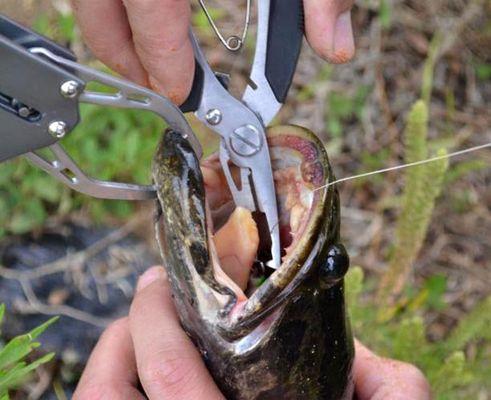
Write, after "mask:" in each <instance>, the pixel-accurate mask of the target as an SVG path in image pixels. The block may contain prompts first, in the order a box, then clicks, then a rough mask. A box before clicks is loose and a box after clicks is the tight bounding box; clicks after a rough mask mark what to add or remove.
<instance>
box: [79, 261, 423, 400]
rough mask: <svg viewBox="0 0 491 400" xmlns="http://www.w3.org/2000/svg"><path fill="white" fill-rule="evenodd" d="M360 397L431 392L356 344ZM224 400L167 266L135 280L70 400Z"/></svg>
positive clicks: (406, 370)
mask: <svg viewBox="0 0 491 400" xmlns="http://www.w3.org/2000/svg"><path fill="white" fill-rule="evenodd" d="M354 379H355V388H356V396H357V399H359V400H382V399H398V400H405V399H408V400H409V399H411V400H415V399H417V400H427V399H430V390H429V386H428V383H427V381H426V379H425V377H424V376H423V374H422V373H421V372H420V371H419V370H418V369H417V368H416V367H414V366H413V365H410V364H406V363H403V362H399V361H395V360H389V359H385V358H382V357H379V356H377V355H375V354H374V353H372V352H371V351H370V350H368V349H367V348H366V347H364V346H363V345H362V344H360V343H359V342H357V343H356V357H355V365H354ZM139 382H140V383H141V385H142V387H143V390H144V391H145V393H146V395H147V396H148V398H149V399H150V400H154V399H162V398H164V399H172V400H177V399H200V400H218V399H224V396H223V395H222V394H221V393H220V391H219V389H218V387H217V386H216V385H215V383H214V382H213V379H212V378H211V376H210V374H209V372H208V371H207V369H206V367H205V365H204V363H203V361H202V359H201V356H200V354H199V352H198V351H197V350H196V348H195V347H194V346H193V344H192V342H191V340H190V339H189V338H188V336H187V335H186V334H185V332H184V331H183V330H182V328H181V327H180V323H179V318H178V317H177V314H176V312H175V309H174V305H173V303H172V299H171V294H170V287H169V283H168V281H167V277H166V273H165V270H164V269H163V268H161V267H154V268H151V269H149V270H148V271H147V272H146V273H145V274H144V275H143V276H142V277H141V278H140V281H139V283H138V287H137V293H136V295H135V298H134V300H133V304H132V306H131V310H130V315H129V317H128V318H124V319H121V320H118V321H117V322H115V323H113V324H112V325H111V326H110V327H109V328H108V329H107V330H106V332H105V333H104V334H103V335H102V337H101V339H100V340H99V343H98V344H97V346H96V348H95V349H94V352H93V353H92V355H91V357H90V360H89V362H88V364H87V367H86V369H85V372H84V374H83V376H82V378H81V380H80V383H79V385H78V388H77V390H76V392H75V395H74V397H73V400H94V399H118V400H126V399H128V400H129V399H132V400H135V399H136V400H140V399H141V400H143V399H145V398H147V397H145V396H144V395H143V394H142V392H141V391H140V390H139V389H138V383H139Z"/></svg>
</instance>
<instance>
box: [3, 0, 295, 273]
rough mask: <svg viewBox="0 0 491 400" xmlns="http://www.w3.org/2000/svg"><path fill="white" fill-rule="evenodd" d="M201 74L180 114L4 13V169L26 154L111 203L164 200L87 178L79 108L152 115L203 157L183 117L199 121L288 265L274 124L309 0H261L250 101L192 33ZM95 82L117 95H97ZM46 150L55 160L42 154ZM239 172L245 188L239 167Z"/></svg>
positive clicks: (275, 255)
mask: <svg viewBox="0 0 491 400" xmlns="http://www.w3.org/2000/svg"><path fill="white" fill-rule="evenodd" d="M190 35H191V39H192V43H193V47H194V52H195V59H196V72H195V77H194V83H193V89H192V91H191V94H190V96H189V98H188V99H187V101H186V102H185V103H184V104H183V105H182V106H181V107H180V108H179V107H177V106H175V105H174V104H173V103H172V102H171V101H170V100H168V99H166V98H165V97H162V96H160V95H158V94H156V93H154V92H153V91H151V90H149V89H146V88H143V87H140V86H138V85H136V84H133V83H131V82H128V81H126V80H124V79H120V78H117V77H114V76H111V75H108V74H105V73H102V72H100V71H97V70H94V69H92V68H89V67H86V66H83V65H80V64H78V63H77V62H76V60H75V56H74V55H73V54H72V53H71V52H70V51H69V50H67V49H65V48H63V47H61V46H59V45H57V44H56V43H54V42H52V41H50V40H49V39H47V38H45V37H43V36H41V35H39V34H36V33H35V32H33V31H31V30H29V29H27V28H25V27H23V26H21V25H19V24H17V23H15V22H13V21H11V20H9V19H8V18H6V17H4V16H2V15H0V163H1V162H2V161H5V160H7V159H10V158H13V157H16V156H19V155H25V156H26V157H27V158H28V159H29V160H30V161H31V162H32V163H34V164H35V165H37V166H39V167H41V168H42V169H43V170H45V171H46V172H48V173H49V174H51V175H52V176H54V177H55V178H57V179H59V180H60V181H62V182H63V183H64V184H66V185H67V186H69V187H71V188H72V189H74V190H77V191H79V192H82V193H85V194H88V195H90V196H93V197H98V198H106V199H125V200H144V199H151V198H154V197H155V190H154V188H153V187H152V186H142V185H134V184H127V183H119V182H107V181H100V180H96V179H93V178H91V177H88V176H87V175H85V174H84V173H83V171H82V170H81V169H80V168H79V167H78V166H77V164H76V163H75V162H74V161H73V160H72V159H71V158H70V156H69V155H68V154H67V153H66V152H65V151H64V149H63V147H62V146H61V145H60V143H59V141H60V139H62V138H63V137H64V136H66V135H67V134H68V133H69V132H70V131H71V130H73V128H74V127H75V126H76V125H77V124H78V123H79V120H80V117H79V103H80V102H82V103H93V104H99V105H104V106H113V107H123V108H136V109H142V110H148V111H152V112H154V113H156V114H157V115H159V116H160V117H162V118H163V119H164V120H165V121H166V122H167V124H168V126H169V127H170V128H172V129H173V130H175V131H177V132H180V133H181V134H182V135H183V136H184V137H185V138H187V139H188V140H189V142H190V144H191V146H192V147H193V149H194V151H195V152H196V154H197V156H198V157H201V156H202V148H201V145H200V143H199V141H198V140H197V138H196V136H195V135H194V133H193V131H192V129H191V127H190V126H189V124H188V122H187V120H186V118H185V117H184V113H186V112H194V113H195V114H196V116H197V117H198V118H199V119H200V120H201V121H202V122H203V123H204V124H206V125H207V126H208V127H209V128H211V129H212V130H213V131H215V132H216V133H217V134H218V135H220V137H221V145H220V151H219V156H220V161H221V165H222V168H223V171H224V174H225V177H226V179H227V182H228V185H229V187H230V191H231V193H232V196H233V199H234V202H235V204H236V205H237V206H240V207H245V208H247V209H249V210H251V211H255V210H259V211H261V212H263V213H264V214H265V215H266V219H267V222H268V228H269V231H270V234H271V243H272V247H271V255H272V262H271V263H270V265H271V266H272V267H273V268H276V267H278V266H279V265H280V262H281V251H280V237H279V224H278V208H277V202H276V194H275V189H274V181H273V173H272V168H271V160H270V156H269V150H268V146H267V142H266V134H265V126H267V125H268V124H269V123H270V122H271V120H272V119H273V118H274V116H275V115H276V114H277V112H278V111H279V109H280V108H281V106H282V104H283V103H284V101H285V98H286V95H287V92H288V89H289V87H290V84H291V82H292V78H293V74H294V72H295V69H296V64H297V60H298V55H299V52H300V48H301V45H302V38H303V4H302V0H288V1H285V0H259V1H258V28H257V40H256V51H255V56H254V61H253V65H252V70H251V75H250V84H249V85H248V87H247V88H246V90H245V93H244V96H243V98H242V100H238V99H236V98H235V97H233V96H232V95H231V94H230V93H229V91H228V90H227V85H226V83H225V82H224V79H221V77H220V76H217V75H216V74H215V73H214V72H213V71H212V69H211V68H210V66H209V64H208V63H207V61H206V58H205V56H204V54H203V52H202V50H201V48H200V46H199V43H198V41H197V40H196V38H195V36H194V34H193V33H192V31H190ZM89 82H99V83H102V84H103V85H105V86H108V87H111V88H114V89H115V92H116V94H108V93H100V92H93V91H89V90H88V89H87V84H88V83H89ZM43 148H47V149H49V150H50V151H51V153H52V155H51V157H49V158H46V157H45V156H43V155H41V154H40V153H39V152H38V150H40V149H43ZM231 164H233V165H235V166H237V167H239V168H240V185H239V186H238V185H237V184H236V183H235V181H234V180H233V179H232V174H231V170H230V165H231Z"/></svg>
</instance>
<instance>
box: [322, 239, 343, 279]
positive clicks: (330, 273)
mask: <svg viewBox="0 0 491 400" xmlns="http://www.w3.org/2000/svg"><path fill="white" fill-rule="evenodd" d="M348 268H349V257H348V253H347V251H346V249H345V247H344V246H343V245H342V244H341V243H336V244H334V245H331V246H330V247H329V249H328V250H327V257H326V259H325V260H324V262H323V263H322V264H321V267H320V270H319V275H320V278H321V280H322V281H323V282H326V283H334V282H336V281H338V280H340V279H342V278H343V277H344V275H345V274H346V272H347V271H348Z"/></svg>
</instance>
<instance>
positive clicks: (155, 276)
mask: <svg viewBox="0 0 491 400" xmlns="http://www.w3.org/2000/svg"><path fill="white" fill-rule="evenodd" d="M166 277H167V273H166V272H165V269H164V267H152V268H149V269H147V270H146V271H145V272H144V273H143V275H142V276H140V279H138V283H137V285H136V291H137V292H139V291H140V290H143V289H145V288H146V287H147V286H148V285H150V284H151V283H153V282H155V281H157V280H159V279H165V278H166Z"/></svg>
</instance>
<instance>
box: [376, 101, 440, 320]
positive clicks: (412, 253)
mask: <svg viewBox="0 0 491 400" xmlns="http://www.w3.org/2000/svg"><path fill="white" fill-rule="evenodd" d="M427 131H428V110H427V107H426V105H425V103H424V102H423V101H422V100H420V101H418V102H416V103H415V104H414V106H413V108H412V109H411V111H410V113H409V116H408V122H407V127H406V130H405V136H404V142H405V151H406V162H407V163H411V162H415V161H419V160H422V159H425V158H427V157H428V144H427ZM438 154H439V155H444V154H445V151H444V150H440V151H439V153H438ZM447 168H448V160H447V159H442V160H439V161H437V162H434V163H432V164H426V165H419V166H416V167H413V168H409V169H407V170H406V174H405V186H404V193H403V199H402V209H401V212H400V215H399V218H398V221H397V225H396V241H395V243H396V247H395V249H394V252H393V255H392V257H391V260H390V263H389V268H388V270H387V272H386V273H385V274H384V276H383V277H382V280H381V282H380V285H379V290H378V298H379V301H381V304H389V305H390V304H392V303H393V301H394V299H395V298H396V297H397V296H398V295H399V294H400V293H401V292H402V291H403V289H404V286H405V284H406V281H407V277H408V275H409V273H410V271H411V267H412V265H413V263H414V261H415V259H416V257H417V255H418V253H419V251H420V249H421V246H422V244H423V241H424V238H425V236H426V232H427V229H428V225H429V222H430V219H431V215H432V213H433V209H434V205H435V200H436V198H437V197H438V196H439V194H440V192H441V189H442V186H443V178H444V176H445V172H446V170H447ZM396 309H397V308H391V310H393V311H391V312H392V313H393V312H395V310H396ZM382 318H383V319H387V318H390V315H384V316H382Z"/></svg>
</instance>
